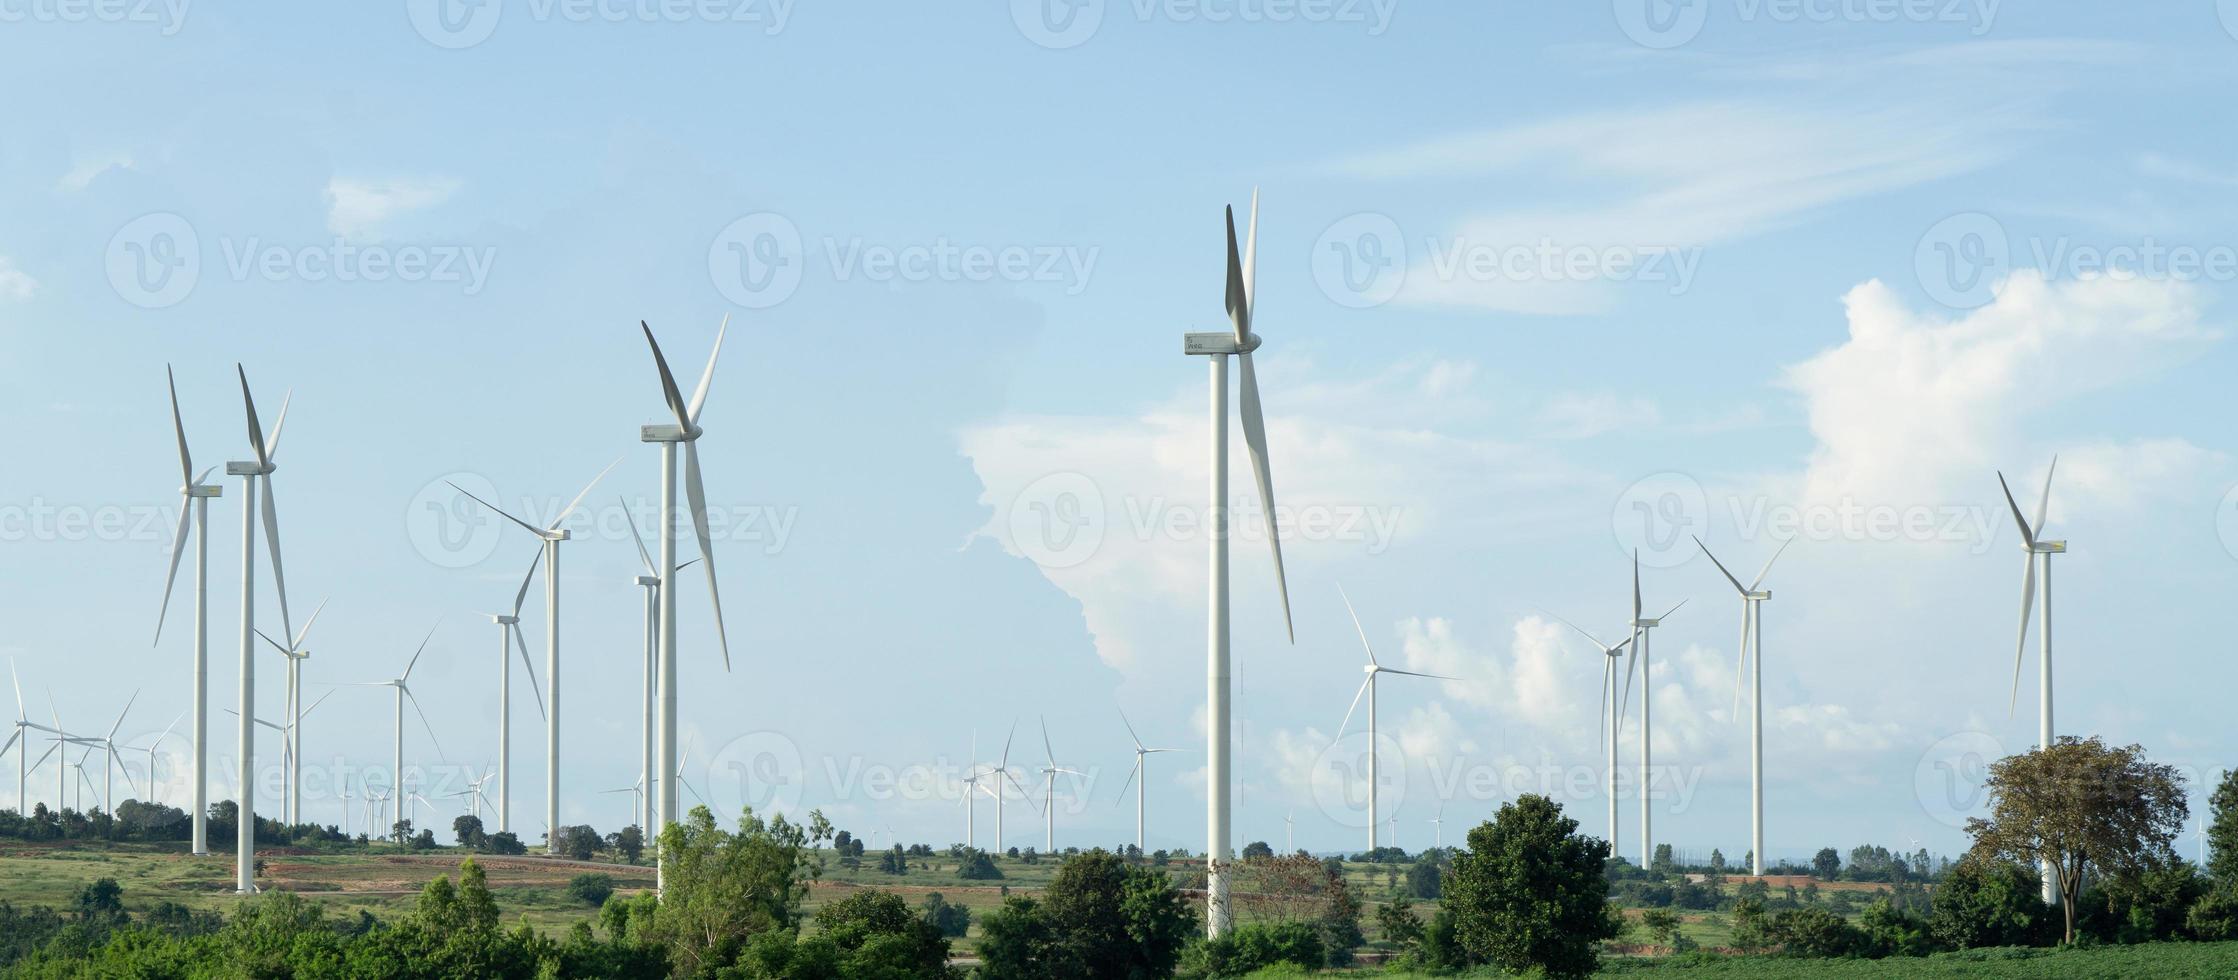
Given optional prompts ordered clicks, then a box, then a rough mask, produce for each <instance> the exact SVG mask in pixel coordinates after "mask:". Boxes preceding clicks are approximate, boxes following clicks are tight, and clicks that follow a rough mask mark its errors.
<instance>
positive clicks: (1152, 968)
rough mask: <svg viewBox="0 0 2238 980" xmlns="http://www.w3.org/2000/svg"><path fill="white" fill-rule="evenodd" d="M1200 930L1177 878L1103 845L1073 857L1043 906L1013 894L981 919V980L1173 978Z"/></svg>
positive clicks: (1059, 871) (1043, 896) (1042, 901)
mask: <svg viewBox="0 0 2238 980" xmlns="http://www.w3.org/2000/svg"><path fill="white" fill-rule="evenodd" d="M1196 928H1197V916H1196V911H1195V909H1193V908H1192V907H1191V906H1190V905H1189V903H1188V902H1187V900H1185V899H1184V898H1183V897H1182V896H1181V893H1180V892H1179V891H1177V890H1176V889H1175V888H1174V887H1173V881H1172V879H1170V878H1168V877H1167V876H1166V875H1164V874H1163V873H1160V872H1157V871H1153V870H1150V869H1148V868H1141V867H1135V866H1132V865H1129V864H1128V863H1127V862H1126V861H1124V860H1122V859H1121V858H1120V857H1119V856H1118V855H1115V854H1112V853H1111V852H1109V851H1106V850H1103V849H1102V848H1097V849H1095V850H1091V851H1087V852H1084V853H1082V854H1079V855H1076V856H1074V857H1069V858H1066V859H1065V860H1064V863H1063V864H1062V865H1060V866H1059V867H1058V868H1057V875H1056V877H1055V878H1053V879H1052V880H1051V881H1050V883H1049V887H1048V888H1047V889H1046V890H1044V891H1043V892H1042V894H1041V898H1040V900H1039V901H1035V900H1033V899H1027V898H1019V897H1012V898H1010V899H1007V900H1005V901H1004V902H1003V906H1002V908H1000V909H998V910H996V911H994V912H991V913H989V914H988V915H987V917H986V918H985V919H984V920H982V922H981V923H980V930H981V936H980V941H979V955H980V958H981V960H982V961H983V966H982V968H981V975H982V976H986V977H989V978H1004V977H1019V978H1025V977H1045V976H1062V977H1084V978H1091V980H1131V978H1137V977H1165V976H1171V975H1172V974H1173V972H1174V966H1175V965H1176V964H1177V963H1179V962H1180V959H1181V950H1182V947H1183V946H1184V945H1186V944H1187V943H1188V941H1189V937H1190V936H1191V935H1192V934H1194V933H1195V932H1196Z"/></svg>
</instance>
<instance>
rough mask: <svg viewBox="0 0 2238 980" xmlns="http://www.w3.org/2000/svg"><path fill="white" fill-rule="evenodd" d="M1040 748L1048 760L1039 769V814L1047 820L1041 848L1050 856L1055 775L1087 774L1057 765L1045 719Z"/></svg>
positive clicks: (1054, 823) (1053, 838) (1054, 829)
mask: <svg viewBox="0 0 2238 980" xmlns="http://www.w3.org/2000/svg"><path fill="white" fill-rule="evenodd" d="M1041 748H1042V751H1044V752H1046V753H1048V758H1049V764H1048V765H1046V766H1043V767H1042V768H1041V793H1042V796H1041V800H1042V803H1041V813H1042V816H1043V817H1045V818H1046V819H1047V824H1048V829H1047V831H1046V832H1045V834H1046V835H1045V836H1044V837H1043V839H1042V848H1043V849H1044V850H1046V851H1048V852H1049V853H1051V854H1055V853H1057V774H1059V773H1064V774H1067V775H1072V776H1085V775H1087V773H1084V772H1081V771H1080V770H1078V769H1066V768H1064V767H1062V766H1059V765H1057V750H1056V749H1053V748H1050V747H1049V719H1048V718H1047V717H1043V718H1042V719H1041Z"/></svg>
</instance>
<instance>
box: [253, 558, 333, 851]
mask: <svg viewBox="0 0 2238 980" xmlns="http://www.w3.org/2000/svg"><path fill="white" fill-rule="evenodd" d="M325 611H326V600H325V599H321V600H319V605H318V608H316V609H313V610H311V618H310V619H307V620H304V621H303V628H302V629H301V630H298V631H297V632H296V634H295V642H293V643H291V644H288V645H287V646H281V645H280V642H279V641H278V640H274V639H273V638H271V637H269V636H265V634H264V631H263V630H258V631H257V633H256V635H257V636H259V637H262V638H263V640H264V642H266V643H269V644H271V645H272V649H274V650H277V651H279V652H280V656H282V657H286V658H287V662H288V679H287V706H286V707H285V708H284V709H283V713H285V714H286V715H287V719H288V722H287V739H288V768H287V784H288V789H287V801H286V805H285V806H283V807H281V818H282V822H284V823H290V824H295V823H302V822H303V752H302V751H301V747H300V746H299V745H298V744H297V743H298V742H299V741H300V740H301V738H302V735H303V662H304V661H306V660H309V659H311V651H310V650H308V649H305V648H304V646H303V638H304V637H306V636H309V635H310V634H311V626H312V625H313V624H315V623H317V622H318V621H319V614H320V613H322V612H325Z"/></svg>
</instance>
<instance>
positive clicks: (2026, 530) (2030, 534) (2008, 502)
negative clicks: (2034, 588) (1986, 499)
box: [1997, 470, 2036, 551]
mask: <svg viewBox="0 0 2238 980" xmlns="http://www.w3.org/2000/svg"><path fill="white" fill-rule="evenodd" d="M1997 486H1998V488H1999V489H2002V490H2004V491H2005V506H2007V507H2010V508H2012V509H2013V522H2014V523H2016V524H2019V525H2020V541H2021V543H2022V544H2024V545H2027V546H2028V548H2029V550H2031V551H2033V550H2035V548H2036V531H2035V529H2034V528H2031V527H2029V526H2028V518H2026V517H2022V516H2021V513H2020V504H2019V503H2018V502H2016V501H2015V500H2013V488H2012V487H2011V486H2008V485H2007V484H2006V483H2005V472H2004V471H2003V470H1999V471H1998V472H1997Z"/></svg>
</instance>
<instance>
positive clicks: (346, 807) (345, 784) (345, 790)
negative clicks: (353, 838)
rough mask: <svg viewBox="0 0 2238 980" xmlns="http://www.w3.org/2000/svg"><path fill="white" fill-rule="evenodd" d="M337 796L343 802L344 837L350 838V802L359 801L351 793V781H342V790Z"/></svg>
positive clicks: (337, 791) (337, 792)
mask: <svg viewBox="0 0 2238 980" xmlns="http://www.w3.org/2000/svg"><path fill="white" fill-rule="evenodd" d="M335 795H336V796H337V797H339V798H341V800H342V836H343V837H348V836H350V801H351V800H354V799H357V797H356V796H355V795H353V794H352V793H351V792H350V781H349V780H347V779H344V780H342V788H341V789H339V790H336V791H335Z"/></svg>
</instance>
